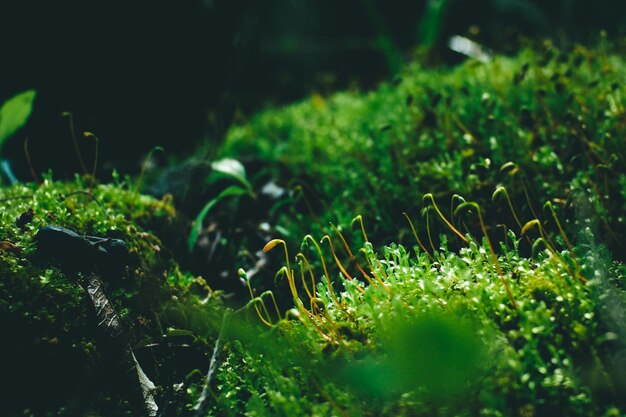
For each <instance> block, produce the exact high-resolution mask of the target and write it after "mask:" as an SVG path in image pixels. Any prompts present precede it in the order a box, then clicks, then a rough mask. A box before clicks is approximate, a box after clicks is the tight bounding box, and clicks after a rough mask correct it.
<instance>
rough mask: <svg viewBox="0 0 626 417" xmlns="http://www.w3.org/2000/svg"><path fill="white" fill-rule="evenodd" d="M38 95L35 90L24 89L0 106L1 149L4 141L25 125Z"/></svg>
mask: <svg viewBox="0 0 626 417" xmlns="http://www.w3.org/2000/svg"><path fill="white" fill-rule="evenodd" d="M36 95H37V93H36V91H35V90H27V91H24V92H22V93H20V94H18V95H16V96H14V97H12V98H10V99H8V100H7V101H5V102H4V104H3V105H2V107H0V149H2V145H3V144H4V142H5V141H6V140H7V139H8V138H10V137H11V136H12V135H13V134H14V133H15V132H16V131H17V130H18V129H19V128H21V127H22V126H24V124H25V123H26V121H27V120H28V117H29V116H30V113H31V111H32V110H33V102H34V101H35V96H36Z"/></svg>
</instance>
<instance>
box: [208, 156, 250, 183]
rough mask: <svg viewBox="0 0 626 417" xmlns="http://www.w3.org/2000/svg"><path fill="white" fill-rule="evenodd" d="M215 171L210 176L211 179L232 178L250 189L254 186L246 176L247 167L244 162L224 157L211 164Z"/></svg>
mask: <svg viewBox="0 0 626 417" xmlns="http://www.w3.org/2000/svg"><path fill="white" fill-rule="evenodd" d="M211 168H212V169H213V172H212V173H211V175H210V176H209V180H211V181H214V180H216V179H218V178H224V177H226V178H232V179H235V180H237V181H239V182H240V183H241V184H242V185H243V186H244V187H246V188H247V189H248V190H250V189H252V186H251V185H250V183H249V182H248V179H247V178H246V169H245V167H244V166H243V164H242V163H241V162H239V161H237V160H236V159H232V158H224V159H220V160H219V161H215V162H213V163H212V164H211Z"/></svg>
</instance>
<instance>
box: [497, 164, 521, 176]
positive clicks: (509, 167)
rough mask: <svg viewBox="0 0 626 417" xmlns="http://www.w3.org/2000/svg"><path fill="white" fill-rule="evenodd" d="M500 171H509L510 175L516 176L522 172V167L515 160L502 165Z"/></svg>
mask: <svg viewBox="0 0 626 417" xmlns="http://www.w3.org/2000/svg"><path fill="white" fill-rule="evenodd" d="M500 172H507V173H508V174H509V175H510V176H514V175H515V174H517V173H518V172H520V167H519V166H518V165H517V164H516V163H515V162H511V161H509V162H507V163H505V164H504V165H502V166H501V167H500Z"/></svg>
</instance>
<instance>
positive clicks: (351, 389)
mask: <svg viewBox="0 0 626 417" xmlns="http://www.w3.org/2000/svg"><path fill="white" fill-rule="evenodd" d="M623 49H624V46H623V45H622V44H619V43H618V44H613V45H608V44H607V43H606V42H605V41H604V40H602V41H601V42H600V43H599V44H598V46H597V47H595V48H593V49H587V48H584V47H572V48H569V49H557V48H556V47H554V46H553V45H552V44H551V43H549V42H548V43H544V44H542V45H540V46H538V47H535V48H533V49H528V50H525V51H523V52H521V53H520V54H519V55H518V56H516V57H514V58H511V57H494V58H493V59H491V60H490V61H489V62H485V63H481V62H477V61H468V62H467V63H465V64H463V65H462V66H459V67H458V68H455V69H449V70H427V69H424V68H421V67H420V66H419V65H418V64H412V65H409V66H407V67H406V68H405V70H403V71H402V73H401V74H400V75H399V76H398V77H397V79H395V80H394V81H393V82H391V83H388V84H382V85H381V86H380V87H379V88H378V89H377V90H375V91H372V92H369V93H359V92H345V93H340V94H337V95H334V96H331V97H326V98H324V97H320V96H313V97H311V98H310V99H309V100H305V101H303V102H301V103H297V104H294V105H291V106H289V107H286V108H282V109H275V110H273V109H270V110H267V111H265V112H263V113H261V114H259V115H257V116H255V117H254V118H253V119H252V120H250V121H249V122H248V123H246V124H243V125H241V126H236V127H233V128H232V129H231V130H230V133H229V134H228V136H227V138H226V141H225V143H224V145H223V147H222V148H221V150H220V151H219V160H218V162H216V163H215V162H214V163H213V165H212V168H211V169H212V174H211V175H210V177H209V179H208V181H205V183H208V184H209V186H208V187H207V188H206V189H207V190H209V191H210V196H208V197H207V199H206V201H205V202H203V203H206V204H205V205H204V209H202V210H201V207H202V206H200V209H198V210H197V212H196V214H197V213H198V212H199V213H200V214H199V215H198V217H197V218H196V221H195V223H194V224H193V225H192V227H190V228H187V229H186V230H187V232H188V233H187V236H188V237H189V238H188V242H187V243H188V245H189V246H190V248H191V249H193V250H195V251H196V253H198V251H202V250H203V247H206V242H205V243H203V242H202V239H204V238H206V235H207V234H208V232H206V230H207V229H209V228H210V227H217V228H221V229H222V230H224V233H223V234H221V235H220V237H218V238H216V239H215V241H216V242H218V243H217V246H216V245H213V247H212V249H211V253H213V250H217V251H219V248H220V247H221V248H224V249H223V253H227V254H230V255H229V256H230V257H226V259H231V265H229V266H228V270H227V271H230V272H229V273H227V278H226V279H229V280H231V282H234V283H237V285H238V283H239V281H240V280H241V281H243V282H244V283H246V284H247V286H248V287H247V289H246V288H245V287H241V288H242V289H243V290H246V291H248V290H249V292H250V295H251V296H252V301H250V302H249V303H247V304H246V305H245V306H244V307H241V308H238V309H236V310H235V309H231V308H227V307H225V306H224V304H225V303H224V302H222V301H221V300H220V294H219V292H213V291H211V290H210V289H209V287H208V286H207V283H208V285H210V286H212V287H215V288H217V287H221V285H219V284H220V282H221V281H220V277H219V274H220V273H221V268H220V269H217V268H215V269H212V268H211V263H210V262H209V263H208V268H207V269H206V270H205V271H204V272H203V274H202V275H203V276H204V279H202V278H194V277H193V276H192V275H191V274H188V273H183V272H180V268H179V267H178V266H177V263H176V257H178V256H180V257H181V262H182V257H183V256H184V252H183V250H181V247H184V245H181V244H180V234H181V232H180V230H181V228H184V227H185V224H184V223H183V220H180V219H179V218H178V217H177V216H176V214H175V212H174V209H173V207H172V204H171V202H170V201H167V200H163V201H159V200H154V199H152V198H149V197H145V196H142V195H140V194H138V193H137V192H136V191H135V187H134V186H133V185H131V184H130V182H129V181H126V182H124V183H118V184H114V185H98V186H94V187H93V188H92V187H91V185H90V184H91V181H90V180H85V181H83V180H76V181H75V182H73V183H57V182H54V181H52V180H51V179H50V178H48V179H47V180H46V181H44V183H43V184H41V185H39V186H35V185H32V186H20V185H17V186H13V187H10V188H3V189H2V196H1V197H0V198H5V199H6V200H4V204H5V210H4V212H3V217H2V236H0V238H1V239H2V240H3V241H5V242H6V243H3V251H2V253H1V254H0V256H1V260H2V264H1V268H2V269H1V270H0V273H1V277H2V280H1V281H0V291H1V293H0V308H2V310H0V312H1V313H2V316H1V318H2V320H3V321H2V324H3V329H9V333H8V334H16V335H18V337H16V338H15V339H14V340H12V341H9V342H5V346H3V351H7V353H6V354H4V353H3V358H2V359H3V361H4V360H5V358H6V359H7V362H6V363H7V365H8V364H10V366H11V368H10V370H11V372H12V374H11V375H12V377H13V379H14V380H16V381H18V382H16V383H15V384H14V385H13V388H12V389H13V391H10V392H11V393H12V397H13V398H15V399H14V407H15V410H18V409H23V408H29V407H30V408H31V409H32V404H35V403H36V401H34V400H33V398H35V397H37V396H44V398H45V399H46V400H45V401H43V402H42V404H43V405H42V406H41V409H42V410H60V411H59V412H58V414H61V415H63V413H67V412H68V411H67V410H68V408H67V407H70V406H72V401H73V399H74V398H80V399H81V400H82V401H83V402H84V405H83V406H84V407H85V408H86V409H88V410H92V411H93V413H92V414H95V415H118V414H119V410H118V409H117V408H116V407H118V404H124V403H123V398H124V394H123V393H120V392H116V391H115V389H113V388H112V387H114V386H115V380H116V379H115V376H114V375H106V376H102V372H103V370H102V369H99V368H102V367H103V365H102V364H103V363H106V362H105V359H104V356H106V352H102V351H99V350H98V340H97V336H96V334H95V328H96V323H93V322H92V321H93V318H90V315H89V310H88V304H87V303H86V300H85V297H84V295H83V293H82V291H81V290H80V288H78V287H77V285H76V283H75V282H74V281H73V280H72V278H71V277H68V276H65V275H63V274H61V273H60V272H59V271H58V270H56V269H54V268H49V267H46V266H45V265H43V266H42V265H37V264H36V262H35V261H36V259H35V256H34V252H33V250H32V249H31V248H30V247H29V245H30V244H31V242H32V237H33V235H34V232H35V231H36V229H37V228H38V227H40V226H42V225H45V224H51V223H53V224H59V225H62V226H67V227H71V228H74V229H76V230H80V231H81V232H82V233H86V234H91V235H98V236H106V235H107V234H111V235H112V237H116V238H121V239H124V240H126V242H127V243H128V245H129V247H130V249H131V255H132V257H133V262H132V264H131V266H130V267H128V268H127V269H126V270H125V272H124V274H123V276H122V277H121V279H120V280H119V281H115V282H110V283H109V284H108V285H109V288H108V291H109V293H110V295H111V298H112V299H113V300H114V302H116V303H117V308H118V311H119V312H121V313H122V316H123V317H124V319H125V320H126V322H127V324H128V326H129V328H130V329H131V334H132V335H133V338H134V340H133V342H134V343H135V346H134V348H135V349H136V352H137V355H138V359H139V361H140V362H141V364H142V367H144V369H145V370H146V373H147V374H148V375H149V376H150V377H151V378H152V379H153V381H154V382H155V383H156V384H157V386H159V391H158V392H157V402H158V403H159V405H160V407H162V409H163V410H168V411H167V415H186V414H195V411H194V408H195V409H202V410H203V411H206V412H203V413H202V414H206V415H233V416H234V415H248V416H300V415H315V416H331V415H332V416H381V415H382V416H431V415H441V416H453V415H467V416H470V415H484V416H492V415H493V416H551V415H571V416H587V415H606V416H617V415H623V414H624V413H625V412H626V403H625V400H624V398H626V397H625V396H624V393H625V392H626V379H625V375H626V346H625V345H624V342H625V341H626V313H625V311H626V310H625V305H626V304H625V303H626V295H625V294H624V288H625V285H626V282H625V280H626V268H625V267H624V264H623V263H622V262H623V261H624V253H626V251H625V250H624V247H623V245H624V243H623V241H622V238H623V236H624V235H625V233H626V224H625V222H626V220H624V207H625V200H626V170H625V165H624V164H625V163H626V141H625V140H624V137H626V108H625V103H624V97H623V95H624V92H623V76H624V72H625V70H626V62H625V61H624V60H623V59H622V58H620V57H619V54H620V52H623ZM224 158H231V159H233V160H230V161H229V160H227V159H224ZM237 161H241V163H242V164H243V165H241V164H240V163H238V162H237ZM244 166H245V170H244V168H243V167H244ZM246 171H247V172H246ZM203 179H204V178H203ZM270 183H271V184H273V187H274V189H275V190H282V191H283V192H282V193H278V192H277V193H275V194H276V196H275V197H274V198H273V199H268V198H267V194H268V192H267V187H268V184H270ZM197 187H198V188H197V190H195V189H194V190H193V192H194V193H195V194H194V195H202V193H203V189H202V187H200V186H197ZM270 188H271V187H270ZM264 189H265V191H263V190H264ZM22 196H23V198H22ZM28 208H32V209H33V212H34V220H33V222H32V223H29V224H28V225H26V228H25V231H22V230H21V229H20V228H19V227H18V226H17V225H16V224H15V217H16V216H18V215H19V214H21V213H23V212H25V211H26V210H27V209H28ZM404 212H406V216H404V215H403V213H404ZM355 216H356V217H355ZM329 222H333V223H334V224H335V225H337V226H334V225H332V224H330V223H329ZM216 223H218V224H219V225H218V226H214V225H215V224H216ZM189 232H190V233H189ZM257 234H260V235H262V236H264V235H267V236H271V237H272V238H273V239H272V240H269V239H268V240H269V242H268V243H267V245H266V246H265V252H266V253H269V254H267V255H257V254H256V252H257V251H259V250H260V247H255V246H254V245H253V242H255V239H258V236H257ZM209 236H212V235H209ZM320 238H321V240H320ZM13 245H15V247H14V246H13ZM203 245H205V246H203ZM209 246H210V245H209ZM168 247H169V248H172V250H173V252H170V251H169V250H168V249H167V248H168ZM216 247H217V249H216ZM298 247H299V248H300V251H301V252H300V253H298V254H297V255H296V257H295V258H294V257H292V255H293V254H294V253H293V251H294V250H296V249H295V248H298ZM16 248H19V249H21V250H18V249H16ZM290 252H291V253H290ZM250 259H252V260H250ZM258 261H264V262H270V265H271V263H272V262H281V263H283V264H284V267H282V268H280V269H278V268H276V269H278V273H277V274H276V277H275V282H276V283H277V285H278V288H277V289H275V290H274V291H273V292H261V291H258V290H257V291H255V289H258V288H268V287H271V286H272V285H271V281H272V279H273V278H274V271H268V269H269V268H265V270H263V268H260V269H261V272H257V271H256V270H255V269H254V268H252V266H253V265H256V266H259V267H260V265H261V264H262V263H263V262H258ZM239 266H242V267H244V268H242V269H241V270H240V271H239V277H237V276H236V274H235V273H234V271H235V270H236V268H237V267H239ZM253 272H254V273H253ZM205 280H206V281H205ZM285 305H289V307H287V308H284V307H283V306H285ZM5 320H6V321H5ZM218 341H219V343H218ZM216 344H217V349H216V350H215V352H213V348H214V346H216ZM16 358H19V360H17V359H16ZM51 358H52V359H51ZM210 363H213V364H214V365H215V366H216V368H215V369H214V372H209V375H210V381H209V384H208V386H207V387H206V388H207V389H206V390H204V391H203V389H204V388H203V387H204V386H205V380H206V378H205V376H206V374H207V371H208V370H209V367H210ZM85 369H88V372H87V375H86V376H85V375H84V370H85ZM61 370H62V371H61ZM43 378H51V379H54V378H64V379H63V382H62V383H54V382H51V381H48V383H47V384H46V386H48V387H49V386H50V385H53V388H52V389H51V388H48V389H47V390H42V389H41V388H37V387H36V386H33V385H31V382H32V381H33V380H37V379H39V380H41V379H43ZM81 378H85V379H86V380H89V381H98V383H97V384H99V385H97V389H91V388H87V389H86V390H87V392H86V393H78V394H76V390H77V389H78V388H77V387H79V386H81V383H80V381H81ZM181 383H182V385H179V384H181ZM31 388H32V390H31ZM94 392H97V393H98V394H93V393H94ZM63 407H65V408H63ZM124 407H127V406H126V405H124ZM129 410H130V409H129ZM10 412H14V410H13V409H11V410H10ZM51 413H53V412H52V411H51ZM35 414H36V415H45V414H43V411H42V412H38V410H35ZM53 415H54V413H53Z"/></svg>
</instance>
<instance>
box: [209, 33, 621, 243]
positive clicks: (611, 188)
mask: <svg viewBox="0 0 626 417" xmlns="http://www.w3.org/2000/svg"><path fill="white" fill-rule="evenodd" d="M622 52H623V43H620V42H616V43H615V44H614V45H613V46H612V47H607V46H605V45H603V46H601V47H597V48H595V49H587V48H584V47H581V46H575V47H570V48H567V49H565V50H560V49H558V48H556V47H555V46H554V45H553V44H551V43H550V42H545V43H544V44H542V45H540V46H538V47H536V48H533V49H527V50H523V51H521V52H519V53H518V54H517V55H516V56H515V57H504V56H495V57H493V58H492V59H491V60H490V61H489V62H486V63H481V62H476V61H468V62H466V63H464V64H462V65H460V66H458V67H456V68H450V69H439V70H432V69H426V68H424V67H423V66H422V65H420V63H419V62H413V63H411V64H410V65H407V66H406V68H405V69H404V70H403V71H402V72H401V74H400V75H399V77H398V78H397V79H398V82H394V83H382V84H381V85H380V86H379V87H378V88H377V89H376V90H374V91H371V92H359V91H349V92H341V93H337V94H334V95H331V96H329V97H326V98H325V99H323V100H322V99H320V98H319V97H318V96H314V97H312V98H311V99H310V100H304V101H302V102H299V103H296V104H293V105H290V106H287V107H283V108H278V109H269V110H267V111H265V112H262V113H260V114H257V115H255V116H254V117H252V118H251V119H250V120H249V121H248V122H246V123H244V124H241V125H239V126H235V127H233V128H231V130H230V131H229V133H228V136H227V138H226V142H225V145H224V147H223V149H222V153H221V154H222V155H224V156H230V157H235V158H241V159H242V160H248V161H257V162H258V161H261V162H262V163H263V164H266V165H268V166H269V167H272V169H274V172H275V174H276V176H277V177H278V178H279V180H282V179H283V178H284V180H282V184H283V185H285V186H287V187H294V186H296V185H298V184H300V185H302V184H304V185H305V187H304V191H305V192H304V198H306V199H308V200H309V201H310V202H311V201H312V203H311V204H309V205H307V207H308V206H311V207H313V208H314V212H313V213H309V211H308V210H307V209H306V207H304V209H303V207H302V206H296V207H297V208H296V209H295V210H292V211H291V212H290V213H288V214H287V215H285V216H283V218H282V219H280V221H279V222H278V223H279V224H280V225H282V226H284V227H285V228H286V229H287V230H288V231H289V232H291V236H303V235H304V234H306V233H309V232H312V231H313V232H318V231H322V230H323V231H326V232H327V231H329V230H328V227H327V224H328V222H329V221H333V222H339V223H342V224H347V223H349V221H350V219H351V218H352V216H353V215H354V214H355V213H360V214H362V215H363V216H364V218H365V220H366V223H368V224H369V225H370V226H369V229H370V233H371V234H372V236H373V237H379V240H384V241H390V240H397V239H398V238H399V237H401V236H402V235H403V234H406V233H407V229H406V228H405V227H406V226H405V227H401V226H402V223H403V222H402V217H401V213H402V212H404V211H406V212H408V213H409V214H410V215H411V216H412V217H414V218H415V217H417V216H418V214H419V209H420V207H421V206H422V204H421V199H422V196H423V195H424V194H425V193H433V195H434V196H435V197H436V199H437V200H439V201H446V204H447V202H448V201H449V200H450V198H451V197H452V196H453V195H454V194H460V195H463V196H471V198H472V199H473V200H475V201H477V202H479V203H480V204H481V206H483V207H490V208H489V213H488V215H487V216H486V218H487V219H488V221H489V223H490V224H492V225H495V224H498V223H501V224H507V225H508V226H509V227H510V228H512V229H514V227H513V226H514V225H515V221H514V218H513V216H512V214H511V212H510V210H509V207H508V206H507V204H506V203H504V201H503V200H502V201H501V202H500V204H497V205H491V206H489V205H488V204H487V203H488V202H490V200H491V195H492V193H493V192H494V190H495V189H496V187H497V186H499V185H502V186H504V187H505V188H506V189H507V190H508V193H509V195H510V198H511V200H512V204H513V206H514V207H515V209H516V210H517V215H518V217H519V218H520V220H521V222H522V224H524V223H525V222H526V221H528V220H531V219H533V218H534V217H535V216H539V217H540V218H542V219H543V218H544V215H545V214H544V213H542V212H541V210H539V207H537V206H538V205H541V204H542V203H543V202H545V201H548V200H553V201H555V202H558V203H555V206H558V212H559V215H562V216H563V217H565V220H564V221H563V222H564V225H565V227H566V229H568V230H570V231H572V233H573V235H574V237H575V236H576V234H577V231H578V230H579V229H580V222H581V221H583V219H582V218H580V217H584V216H577V213H576V210H577V209H576V206H577V205H581V204H582V205H588V206H589V210H591V211H593V216H594V217H596V218H599V219H601V223H602V224H601V225H600V227H599V229H598V234H599V235H600V237H601V238H602V240H603V242H605V243H606V244H608V245H609V247H610V248H611V249H612V250H613V251H614V253H616V254H620V253H621V254H623V253H626V251H624V247H623V244H622V242H621V239H620V238H619V236H621V235H623V234H624V233H626V229H625V227H626V223H625V220H624V218H623V215H622V214H621V209H622V207H623V206H624V201H625V200H624V198H623V181H621V182H620V180H619V178H621V177H620V175H623V166H624V161H625V159H624V158H626V145H625V143H624V141H623V139H622V138H623V137H624V136H625V134H626V131H625V130H624V129H625V127H624V126H625V125H624V123H623V120H624V114H625V113H624V111H625V109H626V106H625V103H624V92H623V85H622V84H623V83H622V81H623V80H622V75H623V73H624V70H625V69H626V61H624V59H623V54H622ZM511 163H512V164H511ZM505 164H508V165H505ZM503 167H508V168H505V169H504V170H501V168H503ZM295 195H296V196H300V199H302V198H303V197H302V196H301V195H300V194H299V193H295ZM315 200H319V201H315ZM585 201H591V204H590V205H589V203H585ZM316 204H317V206H316ZM532 205H536V206H535V207H533V206H532ZM316 207H317V208H316ZM294 220H296V221H295V222H294ZM311 224H312V226H310V225H311ZM467 226H468V227H469V229H470V230H471V231H472V232H474V233H476V232H479V230H478V229H477V228H476V227H473V226H472V225H471V224H468V225H467ZM433 227H435V226H433ZM516 230H517V231H519V229H516ZM437 235H438V232H435V233H434V236H437Z"/></svg>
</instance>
